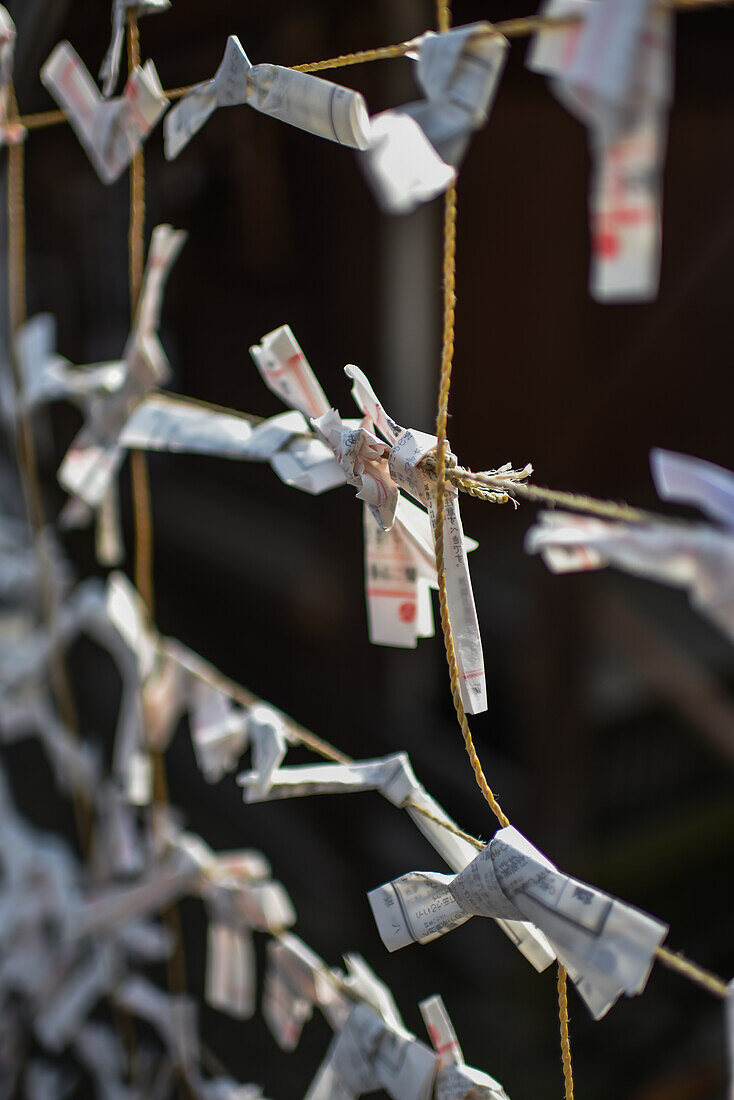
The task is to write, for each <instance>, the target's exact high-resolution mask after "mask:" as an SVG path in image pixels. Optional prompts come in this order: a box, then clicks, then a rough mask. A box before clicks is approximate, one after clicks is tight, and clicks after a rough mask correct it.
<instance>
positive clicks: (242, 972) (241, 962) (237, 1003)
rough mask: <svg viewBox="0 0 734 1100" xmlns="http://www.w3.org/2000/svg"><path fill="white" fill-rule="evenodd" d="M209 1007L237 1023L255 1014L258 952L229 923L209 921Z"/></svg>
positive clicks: (244, 936)
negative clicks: (225, 1014) (256, 956)
mask: <svg viewBox="0 0 734 1100" xmlns="http://www.w3.org/2000/svg"><path fill="white" fill-rule="evenodd" d="M204 996H205V998H206V1001H207V1004H210V1005H211V1006H212V1008H217V1009H219V1011H220V1012H226V1013H227V1015H229V1016H233V1017H235V1019H238V1020H249V1019H250V1018H251V1016H252V1015H253V1013H254V1012H255V1004H256V999H255V953H254V949H253V946H252V937H251V936H250V935H249V934H247V933H244V932H243V931H242V930H241V929H238V928H235V927H233V926H232V925H229V924H223V923H217V922H216V921H213V920H212V921H210V923H209V930H208V933H207V961H206V987H205V994H204Z"/></svg>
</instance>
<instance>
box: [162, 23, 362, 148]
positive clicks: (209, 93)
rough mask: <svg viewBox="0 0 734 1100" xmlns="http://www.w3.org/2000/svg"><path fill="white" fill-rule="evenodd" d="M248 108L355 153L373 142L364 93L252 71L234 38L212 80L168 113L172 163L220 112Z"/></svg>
mask: <svg viewBox="0 0 734 1100" xmlns="http://www.w3.org/2000/svg"><path fill="white" fill-rule="evenodd" d="M244 103H246V104H248V106H250V107H254V108H255V110H256V111H261V112H262V113H263V114H266V115H270V116H271V117H272V118H278V119H280V120H281V121H282V122H288V123H289V124H290V125H291V126H297V127H298V128H299V129H301V130H307V131H308V133H310V134H314V135H315V136H316V137H322V138H327V139H328V140H329V141H335V142H338V143H339V144H340V145H349V146H351V147H352V148H353V149H365V148H366V147H367V144H368V141H369V117H368V115H367V108H366V106H365V102H364V99H363V98H362V96H361V95H360V94H359V92H353V91H351V90H350V89H349V88H342V87H341V86H340V85H339V84H334V83H332V81H329V80H323V79H322V78H321V77H318V76H314V75H313V74H311V73H300V72H296V71H295V70H294V69H286V68H283V67H282V66H281V65H252V64H251V63H250V61H249V59H248V57H247V54H246V53H245V51H244V50H243V49H242V46H241V44H240V41H239V39H238V38H236V37H235V36H234V35H231V36H230V37H229V38H228V40H227V47H226V50H225V53H224V59H223V60H222V63H221V65H220V66H219V68H218V70H217V72H216V74H215V76H214V77H213V79H212V80H207V81H205V82H204V83H203V84H197V85H196V87H195V88H193V89H192V90H191V91H190V92H188V93H187V95H185V96H184V97H183V99H182V100H181V101H180V103H177V104H176V106H175V107H174V108H173V110H172V111H170V112H169V114H168V116H167V118H166V124H165V149H166V156H167V157H168V159H169V160H172V159H173V158H174V157H177V156H178V154H179V153H180V152H181V150H182V149H184V148H185V146H186V145H187V144H188V142H189V141H190V140H191V138H192V137H193V136H194V134H195V133H197V131H198V130H200V129H201V127H202V126H203V125H204V123H205V122H206V120H207V119H208V118H209V117H210V115H211V114H212V113H213V112H214V111H215V110H216V108H217V107H233V106H236V105H239V104H244Z"/></svg>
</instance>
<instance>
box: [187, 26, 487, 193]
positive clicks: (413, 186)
mask: <svg viewBox="0 0 734 1100" xmlns="http://www.w3.org/2000/svg"><path fill="white" fill-rule="evenodd" d="M507 45H508V43H507V41H506V40H505V39H504V38H503V37H502V36H501V35H500V34H498V33H496V32H493V31H492V28H491V26H490V25H489V24H488V23H475V24H472V25H470V26H466V27H456V28H454V29H453V30H451V31H450V32H448V33H447V34H442V35H435V34H433V32H431V31H429V32H427V33H426V34H424V35H422V36H421V37H420V38H417V39H416V40H415V42H414V43H413V49H412V50H411V51H410V53H409V54H408V56H409V57H411V58H413V59H415V60H416V76H417V81H418V84H419V86H420V88H421V90H422V91H423V92H424V93H425V98H424V99H421V100H418V101H417V102H415V103H409V104H406V105H404V106H401V107H396V108H393V109H391V110H388V111H383V112H382V113H381V114H378V115H373V116H372V117H370V115H369V114H368V110H367V105H366V103H365V101H364V98H363V96H362V95H361V94H360V93H359V92H355V91H352V90H351V89H349V88H345V87H342V86H341V85H339V84H335V83H333V82H332V81H329V80H324V79H323V78H322V77H319V76H315V75H314V74H312V73H303V72H297V71H295V70H293V69H287V68H284V67H283V66H281V65H264V64H260V65H252V64H251V63H250V61H249V59H248V57H247V55H246V53H245V51H244V50H243V48H242V46H241V44H240V41H239V39H238V38H236V37H234V36H231V37H230V38H229V39H228V41H227V46H226V49H225V53H224V58H223V60H222V63H221V65H220V66H219V69H218V70H217V72H216V74H215V75H214V77H213V78H212V79H211V80H208V81H205V82H204V83H202V84H198V85H196V87H195V88H193V89H192V90H191V91H189V92H188V93H187V94H186V95H185V96H184V97H183V99H182V100H181V102H180V103H178V104H177V105H176V106H175V107H174V108H173V109H172V110H171V111H170V112H169V114H168V116H167V118H166V123H165V148H166V156H167V157H168V158H169V159H171V158H173V157H176V156H178V155H179V153H180V152H181V151H182V150H183V149H184V147H185V146H186V145H187V144H188V142H189V141H190V140H191V138H192V137H193V136H194V134H196V133H197V131H198V130H200V129H201V127H202V126H203V125H204V123H205V122H206V120H207V119H208V118H209V117H210V116H211V114H212V113H213V112H214V111H215V110H216V109H217V108H218V107H232V106H238V105H242V104H247V105H248V106H250V107H254V108H255V110H257V111H260V112H262V113H263V114H266V115H270V116H271V117H272V118H278V119H280V120H281V121H283V122H287V123H289V124H290V125H291V126H296V127H298V128H299V129H302V130H306V131H308V132H309V133H311V134H314V135H315V136H317V137H322V138H326V139H328V140H330V141H334V142H337V143H338V144H340V145H347V146H350V147H351V148H353V149H356V150H358V151H359V155H360V158H361V163H362V167H363V168H364V171H365V174H366V176H367V179H368V181H369V183H370V185H371V187H372V188H373V190H374V192H375V195H376V197H377V199H378V202H379V203H380V205H381V206H383V208H384V209H386V210H388V211H389V212H391V213H395V214H403V213H407V212H409V211H410V210H412V209H414V208H415V207H416V206H417V205H419V204H420V203H422V202H426V201H427V200H429V199H432V198H435V197H436V196H437V195H439V194H441V192H442V191H444V190H445V189H446V188H447V187H448V185H449V184H450V183H452V182H453V181H454V180H455V179H456V170H457V168H458V167H459V164H460V163H461V161H462V160H463V158H464V155H465V153H466V149H467V146H468V144H469V140H470V137H471V134H472V132H473V131H474V130H477V129H479V128H480V127H481V126H483V125H484V123H485V122H486V121H487V117H488V114H489V110H490V107H491V103H492V100H493V99H494V95H495V93H496V90H497V86H498V84H499V79H500V77H501V75H502V70H503V68H504V64H505V57H506V49H507Z"/></svg>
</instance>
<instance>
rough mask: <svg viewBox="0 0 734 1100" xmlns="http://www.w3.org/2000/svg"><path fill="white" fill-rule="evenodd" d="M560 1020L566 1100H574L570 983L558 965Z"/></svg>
mask: <svg viewBox="0 0 734 1100" xmlns="http://www.w3.org/2000/svg"><path fill="white" fill-rule="evenodd" d="M557 988H558V1019H559V1021H560V1025H561V1061H562V1063H563V1084H564V1094H565V1100H573V1068H572V1066H571V1039H570V1037H569V1033H568V982H567V975H566V970H565V967H563V966H561V964H560V963H559V964H558V985H557Z"/></svg>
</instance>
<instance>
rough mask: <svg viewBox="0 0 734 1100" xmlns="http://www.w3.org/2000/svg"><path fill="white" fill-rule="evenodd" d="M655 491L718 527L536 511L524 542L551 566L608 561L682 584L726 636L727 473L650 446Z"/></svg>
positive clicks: (732, 493)
mask: <svg viewBox="0 0 734 1100" xmlns="http://www.w3.org/2000/svg"><path fill="white" fill-rule="evenodd" d="M651 466H652V472H653V479H654V481H655V486H656V488H657V491H658V493H659V494H660V496H661V497H662V498H663V499H665V500H672V501H676V502H677V503H681V504H693V505H695V506H696V507H698V508H700V509H701V510H702V511H704V512H706V513H707V514H708V515H709V516H711V517H712V518H713V519H715V520H717V521H718V522H719V523H720V524H723V525H724V527H723V529H722V527H714V526H712V525H708V524H702V523H688V522H680V521H677V522H675V523H673V522H665V521H663V520H661V521H659V522H656V521H653V520H651V521H649V522H645V523H624V522H618V521H614V520H603V519H597V518H595V517H588V516H578V515H574V514H569V513H566V512H552V513H541V514H540V516H539V517H538V519H539V522H538V523H536V524H535V525H534V526H533V527H531V528H530V530H529V531H528V533H527V535H526V538H525V548H526V550H528V551H529V552H530V553H540V554H541V556H542V557H543V560H544V561H545V563H546V565H547V566H548V568H549V569H551V570H552V571H553V572H556V573H561V572H564V573H568V572H578V571H582V570H586V569H601V568H603V567H605V566H607V565H613V566H616V567H617V568H618V569H623V570H625V571H626V572H628V573H632V574H634V575H636V576H641V577H647V578H649V579H650V580H655V581H659V582H661V583H663V584H670V585H673V586H675V587H678V588H683V589H685V590H687V592H688V595H689V599H690V601H691V604H692V605H693V606H694V607H695V608H696V609H697V610H698V611H700V612H701V613H702V614H704V615H706V616H707V617H708V618H709V619H711V620H712V621H713V622H714V623H715V624H716V625H717V626H718V627H719V629H720V630H722V631H723V632H724V633H725V634H726V635H727V636H728V637H729V639H730V640H732V641H734V475H732V474H730V473H729V472H728V471H727V470H723V469H722V468H721V467H719V466H714V465H713V464H712V463H709V462H703V461H702V460H701V459H695V458H689V457H688V456H686V455H678V454H674V453H673V452H670V451H661V450H653V451H652V453H651Z"/></svg>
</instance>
